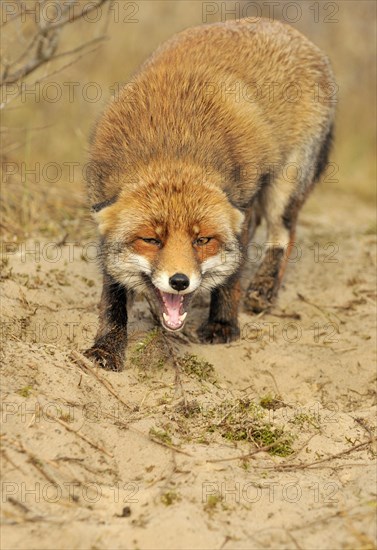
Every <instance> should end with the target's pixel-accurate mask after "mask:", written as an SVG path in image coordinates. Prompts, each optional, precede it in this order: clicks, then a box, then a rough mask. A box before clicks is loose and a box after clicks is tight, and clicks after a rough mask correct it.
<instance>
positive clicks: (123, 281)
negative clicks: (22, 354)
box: [87, 19, 335, 371]
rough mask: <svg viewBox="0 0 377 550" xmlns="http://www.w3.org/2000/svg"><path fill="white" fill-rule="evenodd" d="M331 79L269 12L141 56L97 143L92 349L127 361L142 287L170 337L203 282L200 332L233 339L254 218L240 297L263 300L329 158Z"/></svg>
mask: <svg viewBox="0 0 377 550" xmlns="http://www.w3.org/2000/svg"><path fill="white" fill-rule="evenodd" d="M334 87H335V83H334V76H333V73H332V70H331V67H330V64H329V61H328V59H327V57H326V56H325V55H324V54H323V53H322V52H321V51H320V50H319V49H318V48H317V47H316V46H314V45H313V44H312V43H311V42H310V41H309V40H307V39H306V38H305V37H304V36H303V35H302V34H300V33H299V32H298V31H297V30H295V29H293V28H291V27H289V26H288V25H285V24H283V23H280V22H278V21H269V20H265V19H259V20H258V21H252V20H246V19H245V20H238V21H231V22H226V23H215V24H209V25H202V26H199V27H195V28H190V29H188V30H185V31H183V32H181V33H179V34H177V35H175V36H173V37H172V38H171V39H170V40H168V41H167V42H165V43H164V44H163V45H162V46H160V47H159V48H158V49H157V50H156V51H155V53H153V54H152V55H151V57H150V58H149V59H147V61H145V62H144V64H143V65H142V66H141V68H140V69H139V70H138V72H137V73H136V74H135V75H134V77H133V79H132V82H130V83H129V84H128V85H126V86H125V87H124V88H123V90H122V91H121V93H120V94H119V96H118V97H115V98H113V100H112V101H111V102H110V104H109V105H108V107H107V108H106V110H105V112H104V114H103V115H102V116H101V118H100V120H99V122H98V123H97V126H96V128H95V131H94V133H93V136H92V140H91V152H90V170H89V178H88V180H89V181H88V192H89V198H90V201H91V205H92V211H93V213H94V217H95V219H96V221H97V223H98V229H99V234H100V243H101V254H100V256H101V264H102V270H103V291H102V298H101V303H100V326H99V330H98V334H97V336H96V339H95V343H94V345H93V347H92V348H90V350H88V351H87V354H88V356H89V357H90V358H92V359H93V360H94V361H96V362H97V363H98V364H99V365H100V366H102V367H104V368H106V369H110V370H117V371H119V370H121V369H122V368H123V364H124V357H125V349H126V343H127V302H128V301H129V300H130V298H131V296H132V295H133V294H134V293H135V292H138V291H141V292H144V293H147V294H148V295H149V297H150V298H151V299H152V300H154V303H155V304H156V306H157V307H158V311H159V312H160V318H161V323H162V325H163V327H164V328H165V329H167V330H168V331H173V332H175V331H178V330H180V329H182V327H183V325H184V323H185V320H186V317H187V314H188V311H189V305H190V302H191V300H192V297H193V296H194V295H195V294H196V293H197V292H199V291H201V290H203V289H204V290H208V291H210V292H211V303H210V310H209V318H208V321H207V322H206V323H205V324H204V325H203V326H201V327H200V329H199V336H200V338H201V340H202V341H203V342H211V343H214V342H229V341H232V340H234V339H237V338H238V337H239V334H240V329H239V324H238V319H237V317H238V307H239V301H240V297H241V290H240V282H239V279H240V271H241V268H242V264H243V263H244V261H245V257H246V254H247V247H248V243H249V240H250V239H251V238H252V236H253V234H254V231H255V229H256V227H257V226H258V225H259V223H260V221H261V218H262V217H263V218H264V219H265V220H266V222H267V230H268V239H267V240H268V246H267V250H266V253H265V256H264V259H263V260H262V262H261V265H260V266H259V268H258V270H257V272H256V273H255V276H254V277H253V279H252V280H251V281H250V284H249V286H248V289H247V291H246V296H245V300H244V305H245V308H246V309H247V310H249V311H251V312H259V311H262V310H264V309H267V308H269V307H270V306H271V304H272V303H273V302H274V300H275V299H276V295H277V291H278V288H279V285H280V282H281V279H282V276H283V273H284V268H285V264H286V260H287V257H288V254H289V250H290V247H291V245H292V242H293V240H294V235H295V227H296V222H297V216H298V212H299V210H300V208H301V207H302V205H303V203H304V201H305V198H306V197H307V195H308V193H309V192H310V190H311V189H312V188H313V186H314V184H315V182H316V181H318V179H319V177H320V175H321V173H322V172H323V170H324V169H325V167H326V165H327V161H328V153H329V149H330V145H331V141H332V128H333V119H334V98H333V93H332V91H333V90H334Z"/></svg>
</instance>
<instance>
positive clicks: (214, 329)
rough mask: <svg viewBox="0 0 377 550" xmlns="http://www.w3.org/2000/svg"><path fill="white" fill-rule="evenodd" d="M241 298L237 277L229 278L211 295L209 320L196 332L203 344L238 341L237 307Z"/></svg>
mask: <svg viewBox="0 0 377 550" xmlns="http://www.w3.org/2000/svg"><path fill="white" fill-rule="evenodd" d="M240 297H241V287H240V281H239V275H238V274H237V275H235V276H233V277H232V278H231V280H230V281H229V282H228V284H227V285H226V286H222V287H219V288H215V289H214V290H212V293H211V305H210V309H209V318H208V321H206V322H205V323H204V324H203V325H202V326H201V327H200V328H199V330H198V336H199V338H200V340H201V341H202V342H203V343H209V344H222V343H227V342H232V341H233V340H238V338H239V337H240V328H239V324H238V305H239V301H240Z"/></svg>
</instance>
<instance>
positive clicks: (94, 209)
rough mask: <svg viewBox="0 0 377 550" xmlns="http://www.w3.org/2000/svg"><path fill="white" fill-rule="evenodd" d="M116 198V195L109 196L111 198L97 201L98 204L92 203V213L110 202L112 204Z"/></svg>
mask: <svg viewBox="0 0 377 550" xmlns="http://www.w3.org/2000/svg"><path fill="white" fill-rule="evenodd" d="M116 200H117V197H116V196H114V197H111V199H106V200H105V201H102V202H99V203H98V204H93V206H92V208H91V209H90V210H91V212H92V213H93V214H96V213H97V212H100V210H102V209H103V208H106V206H110V205H111V204H114V202H115V201H116Z"/></svg>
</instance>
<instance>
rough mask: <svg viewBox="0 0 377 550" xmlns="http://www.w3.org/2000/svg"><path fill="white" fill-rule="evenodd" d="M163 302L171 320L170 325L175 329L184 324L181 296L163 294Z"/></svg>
mask: <svg viewBox="0 0 377 550" xmlns="http://www.w3.org/2000/svg"><path fill="white" fill-rule="evenodd" d="M161 295H162V300H163V302H164V306H165V309H166V313H167V316H168V318H169V324H171V325H172V326H173V327H178V326H180V325H181V324H182V321H181V320H180V318H179V317H180V314H179V310H180V307H181V296H180V295H179V294H170V293H169V292H161Z"/></svg>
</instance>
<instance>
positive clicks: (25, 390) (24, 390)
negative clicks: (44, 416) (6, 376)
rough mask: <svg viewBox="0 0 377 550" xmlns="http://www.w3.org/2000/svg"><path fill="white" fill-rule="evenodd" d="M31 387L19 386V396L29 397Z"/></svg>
mask: <svg viewBox="0 0 377 550" xmlns="http://www.w3.org/2000/svg"><path fill="white" fill-rule="evenodd" d="M32 389H33V386H24V387H23V388H20V389H19V390H17V393H18V395H20V396H21V397H30V395H31V391H32Z"/></svg>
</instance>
